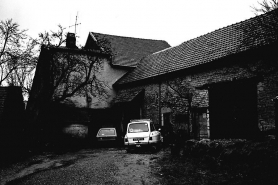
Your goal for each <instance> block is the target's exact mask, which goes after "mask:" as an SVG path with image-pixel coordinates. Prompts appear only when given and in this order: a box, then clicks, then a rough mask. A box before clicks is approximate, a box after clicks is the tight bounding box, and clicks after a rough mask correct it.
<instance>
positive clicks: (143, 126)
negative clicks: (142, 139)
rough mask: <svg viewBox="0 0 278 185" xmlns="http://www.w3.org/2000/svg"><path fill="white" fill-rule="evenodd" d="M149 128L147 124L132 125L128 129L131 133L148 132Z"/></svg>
mask: <svg viewBox="0 0 278 185" xmlns="http://www.w3.org/2000/svg"><path fill="white" fill-rule="evenodd" d="M148 131H149V127H148V124H147V123H132V124H130V125H129V127H128V132H129V133H137V132H148Z"/></svg>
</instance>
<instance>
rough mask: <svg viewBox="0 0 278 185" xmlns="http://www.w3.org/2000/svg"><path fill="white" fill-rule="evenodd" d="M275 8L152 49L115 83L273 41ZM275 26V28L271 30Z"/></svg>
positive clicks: (276, 18)
mask: <svg viewBox="0 0 278 185" xmlns="http://www.w3.org/2000/svg"><path fill="white" fill-rule="evenodd" d="M271 24H272V25H278V10H275V11H272V12H269V13H267V14H263V15H260V16H257V17H254V18H251V19H248V20H246V21H242V22H239V23H236V24H233V25H230V26H227V27H224V28H221V29H218V30H215V31H213V32H210V33H208V34H205V35H202V36H200V37H197V38H194V39H192V40H189V41H186V42H184V43H182V44H180V45H178V46H175V47H171V48H168V49H165V50H163V51H159V52H156V53H154V54H151V55H149V56H147V57H145V58H144V59H143V60H141V61H140V63H139V64H138V66H137V68H136V69H134V70H133V71H132V72H130V73H129V74H127V75H125V76H124V77H123V78H122V79H120V80H119V81H117V82H116V85H117V84H125V83H130V82H134V81H139V80H143V79H148V78H151V77H155V76H159V75H163V74H166V73H171V72H175V71H179V70H183V69H187V68H191V67H193V66H198V65H201V64H204V63H209V62H212V61H214V60H217V59H220V58H223V57H225V56H228V55H231V54H235V53H239V52H243V51H246V50H249V49H252V48H257V47H259V46H263V45H266V44H269V43H272V42H274V41H277V34H278V32H277V27H276V28H273V27H272V26H271ZM275 29H276V30H275Z"/></svg>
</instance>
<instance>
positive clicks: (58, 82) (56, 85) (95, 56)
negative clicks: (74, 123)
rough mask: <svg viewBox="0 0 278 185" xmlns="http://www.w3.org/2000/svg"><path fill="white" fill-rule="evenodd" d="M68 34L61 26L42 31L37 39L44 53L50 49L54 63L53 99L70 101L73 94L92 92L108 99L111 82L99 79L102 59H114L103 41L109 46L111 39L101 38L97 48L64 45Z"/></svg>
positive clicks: (52, 76) (51, 66) (84, 95)
mask: <svg viewBox="0 0 278 185" xmlns="http://www.w3.org/2000/svg"><path fill="white" fill-rule="evenodd" d="M66 37H67V35H66V33H65V32H64V29H63V27H62V26H61V25H59V26H58V31H56V32H53V31H51V32H44V33H40V34H39V39H38V40H37V42H38V43H39V44H40V45H41V48H42V49H41V50H42V51H41V52H47V55H48V60H49V61H48V62H50V83H51V85H50V90H49V99H50V100H51V101H53V102H56V103H59V102H68V101H70V97H73V96H76V95H81V96H83V97H87V96H88V93H89V92H90V94H92V95H93V96H95V97H98V98H102V99H105V98H107V96H108V94H107V91H106V89H107V88H108V85H107V84H106V83H105V82H104V81H101V80H100V79H99V78H98V74H99V73H100V70H101V69H102V65H101V64H102V62H101V60H102V58H104V57H106V58H111V57H110V56H111V55H112V52H110V51H111V50H110V49H109V48H108V49H105V50H104V49H103V47H102V45H103V43H106V45H109V42H108V41H101V42H100V43H101V44H102V45H100V43H98V44H99V48H98V49H96V50H90V49H85V48H77V47H75V48H67V47H64V46H63V44H64V43H65V42H66ZM43 50H44V51H43Z"/></svg>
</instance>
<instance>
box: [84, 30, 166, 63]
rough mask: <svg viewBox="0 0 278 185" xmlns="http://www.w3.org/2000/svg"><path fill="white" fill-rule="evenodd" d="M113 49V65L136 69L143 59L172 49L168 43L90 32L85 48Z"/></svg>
mask: <svg viewBox="0 0 278 185" xmlns="http://www.w3.org/2000/svg"><path fill="white" fill-rule="evenodd" d="M99 45H100V46H101V47H104V48H111V50H110V51H111V52H112V53H113V55H114V56H113V60H112V64H113V65H119V66H126V67H136V66H137V63H138V62H139V61H140V59H142V58H143V57H146V56H147V55H150V54H152V53H155V52H157V51H160V50H163V49H165V48H169V47H171V46H170V45H169V44H168V43H167V42H166V41H162V40H151V39H141V38H132V37H122V36H115V35H107V34H101V33H94V32H90V34H89V36H88V39H87V42H86V44H85V48H92V49H97V47H98V46H99Z"/></svg>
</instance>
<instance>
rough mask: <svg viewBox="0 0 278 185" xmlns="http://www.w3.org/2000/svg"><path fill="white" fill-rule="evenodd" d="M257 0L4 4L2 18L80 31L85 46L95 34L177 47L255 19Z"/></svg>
mask: <svg viewBox="0 0 278 185" xmlns="http://www.w3.org/2000/svg"><path fill="white" fill-rule="evenodd" d="M254 5H257V0H78V1H77V0H0V20H6V19H10V18H12V19H13V20H14V21H15V22H17V23H18V24H19V25H20V28H22V29H28V32H27V33H28V34H29V35H31V36H32V37H37V35H38V33H40V32H44V31H49V30H54V31H55V30H57V29H58V27H57V25H58V24H61V25H62V26H63V27H65V28H67V29H66V31H67V32H68V31H70V32H74V27H71V28H69V26H71V25H74V24H75V19H76V15H77V14H78V19H77V22H78V23H81V25H79V26H77V28H76V32H77V35H78V36H79V37H78V38H77V42H78V44H79V45H82V46H83V45H84V44H85V41H86V39H87V37H88V34H89V32H90V31H92V32H98V33H105V34H111V35H119V36H127V37H136V38H146V39H156V40H165V41H167V42H168V43H169V44H170V45H171V46H175V45H178V44H180V43H182V42H184V41H187V40H189V39H193V38H195V37H198V36H200V35H203V34H206V33H208V32H211V31H214V30H216V29H219V28H222V27H225V26H228V25H231V24H234V23H237V22H240V21H244V20H246V19H249V18H251V17H254V16H255V15H254V12H253V10H252V8H251V7H250V6H254Z"/></svg>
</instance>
